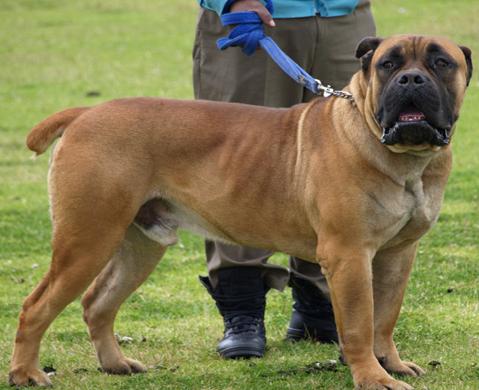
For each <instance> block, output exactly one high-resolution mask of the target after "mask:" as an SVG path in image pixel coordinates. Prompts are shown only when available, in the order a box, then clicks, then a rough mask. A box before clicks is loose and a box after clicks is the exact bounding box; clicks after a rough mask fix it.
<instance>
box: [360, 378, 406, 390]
mask: <svg viewBox="0 0 479 390" xmlns="http://www.w3.org/2000/svg"><path fill="white" fill-rule="evenodd" d="M354 382H355V383H356V387H355V389H356V390H414V388H413V387H412V386H410V385H408V384H407V383H406V382H402V381H398V380H396V379H394V378H393V377H391V376H389V375H387V374H385V375H377V376H373V377H364V378H361V379H356V378H355V381H354Z"/></svg>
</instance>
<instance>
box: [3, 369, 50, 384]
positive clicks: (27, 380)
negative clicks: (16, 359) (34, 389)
mask: <svg viewBox="0 0 479 390" xmlns="http://www.w3.org/2000/svg"><path fill="white" fill-rule="evenodd" d="M8 383H9V384H10V385H11V386H17V387H18V386H43V387H45V386H51V385H52V382H51V381H50V378H49V377H48V375H47V374H46V373H45V372H43V371H42V370H40V369H38V368H30V369H26V368H15V369H13V370H12V371H10V373H9V374H8Z"/></svg>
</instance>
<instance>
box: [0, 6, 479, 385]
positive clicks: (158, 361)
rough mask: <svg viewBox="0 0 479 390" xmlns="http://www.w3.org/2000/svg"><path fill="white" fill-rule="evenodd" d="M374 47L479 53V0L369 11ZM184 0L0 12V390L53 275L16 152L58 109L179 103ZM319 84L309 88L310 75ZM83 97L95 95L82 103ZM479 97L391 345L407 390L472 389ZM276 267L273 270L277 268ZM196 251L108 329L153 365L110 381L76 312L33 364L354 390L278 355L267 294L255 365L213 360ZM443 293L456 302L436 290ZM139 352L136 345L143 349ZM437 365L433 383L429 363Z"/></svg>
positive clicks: (174, 254)
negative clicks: (440, 41)
mask: <svg viewBox="0 0 479 390" xmlns="http://www.w3.org/2000/svg"><path fill="white" fill-rule="evenodd" d="M374 12H375V15H376V19H377V24H378V33H379V34H380V35H384V36H387V35H390V34H393V33H406V32H411V33H426V34H441V35H447V36H450V37H452V38H453V39H455V40H456V41H458V42H460V43H461V44H464V45H467V46H469V47H470V48H471V49H472V50H473V54H474V53H476V54H477V55H479V40H478V38H479V24H478V23H477V20H478V19H479V3H478V2H477V1H472V0H471V1H465V0H463V1H453V0H449V1H432V0H427V1H420V2H419V1H414V0H403V1H401V0H387V1H386V0H376V1H375V2H374ZM195 18H196V3H195V1H194V0H176V1H166V0H155V1H150V0H103V1H100V0H83V1H78V2H73V1H67V2H65V1H60V0H40V1H39V0H2V1H1V2H0V20H1V21H2V23H1V24H0V37H1V40H0V42H1V45H0V59H1V61H0V323H1V324H2V326H1V328H2V330H3V331H2V333H1V335H0V377H1V381H0V389H3V388H5V389H6V388H8V387H7V386H6V385H4V383H5V381H4V378H5V380H6V376H7V372H8V364H9V359H10V352H11V346H12V342H13V338H14V334H15V328H16V321H17V315H18V312H19V308H20V304H21V302H22V300H23V298H24V297H25V296H26V295H27V294H28V293H29V292H30V291H31V289H32V288H33V287H34V285H35V284H36V283H37V282H38V281H39V279H40V277H41V275H42V274H43V273H44V272H45V271H46V270H47V268H48V265H49V255H50V253H49V250H50V248H49V239H50V222H49V216H48V200H47V192H46V172H47V166H48V158H47V157H42V158H40V159H37V160H36V161H33V160H31V159H30V158H29V157H30V154H31V153H30V152H29V151H28V150H26V148H25V147H24V138H25V135H26V133H27V132H28V130H29V129H30V128H31V126H32V125H33V124H35V123H36V122H37V121H39V120H41V119H43V118H45V117H46V116H47V115H49V114H51V113H53V112H55V111H57V110H59V109H62V108H64V107H67V106H81V105H91V104H95V103H97V102H101V101H104V100H108V99H111V98H116V97H121V96H140V95H151V96H157V95H161V96H168V97H176V98H190V97H191V96H192V86H191V84H192V83H191V48H192V42H193V38H194V25H195ZM318 76H320V75H318ZM89 91H98V92H99V93H100V96H98V97H87V96H86V94H87V93H88V92H89ZM478 105H479V83H478V78H477V75H475V76H474V77H473V80H472V82H471V87H470V89H469V91H468V95H467V98H466V101H465V104H464V109H463V111H462V117H461V120H460V124H459V126H458V131H457V134H456V136H455V141H454V151H455V164H454V171H453V174H452V177H451V179H450V182H449V185H448V188H447V192H446V200H445V204H444V207H443V211H442V214H441V217H440V219H439V222H438V224H437V226H436V227H435V228H434V230H433V231H432V232H431V233H430V234H429V235H428V236H427V237H426V238H425V239H424V240H423V241H422V244H421V246H420V252H419V256H418V259H417V263H416V266H415V269H414V272H413V274H412V278H411V282H410V284H409V287H408V290H407V295H406V299H405V303H404V306H403V310H402V316H401V318H400V320H399V323H398V326H397V328H396V340H397V342H398V344H399V349H400V350H401V352H402V355H403V357H404V358H406V359H411V360H414V361H416V362H417V363H418V364H420V365H422V366H424V367H426V368H428V369H429V370H428V374H427V375H426V376H425V377H423V378H420V379H407V380H408V381H409V382H410V383H411V384H413V385H415V386H416V388H417V389H434V390H435V389H444V390H446V389H447V390H450V389H471V390H472V389H479V292H478V283H479V279H478V275H479V247H478V245H479V199H478V197H479V178H478V174H477V172H478V171H479V153H478V150H479V137H478V136H477V134H478V133H477V126H478V123H479V110H478V109H477V107H478ZM275 260H276V261H279V262H281V263H284V262H285V257H284V256H276V257H275ZM204 273H205V266H204V255H203V246H202V241H201V240H200V239H199V238H196V237H193V236H190V235H188V234H183V235H182V245H181V246H176V247H175V248H173V249H171V250H170V251H169V252H168V253H167V255H166V256H165V258H164V260H163V261H162V263H161V264H160V266H159V267H158V269H157V270H156V271H155V272H154V273H153V275H152V277H151V278H150V279H149V280H148V281H147V282H146V283H145V284H144V285H143V286H142V287H141V288H140V289H139V290H138V292H136V293H135V294H133V296H132V297H131V298H130V299H129V301H128V302H127V304H125V306H124V308H123V310H122V312H121V314H120V315H119V318H118V321H117V328H116V331H117V332H118V333H120V334H122V335H129V336H131V337H133V339H134V341H133V342H132V343H131V344H128V345H126V346H124V347H123V349H124V351H125V353H126V354H127V355H128V356H131V357H134V358H137V359H140V360H142V361H143V362H145V363H146V364H147V365H148V366H150V367H152V369H151V370H150V372H149V373H147V374H145V375H135V376H131V377H115V376H108V375H105V374H102V373H100V372H98V371H97V361H96V358H95V355H94V351H93V347H92V346H91V344H90V342H89V340H88V336H87V333H86V328H85V326H84V324H83V322H82V320H81V310H80V305H79V302H78V301H76V302H75V303H74V304H72V305H70V306H69V307H68V308H67V309H66V310H65V312H64V313H63V314H62V315H61V316H60V317H59V318H58V320H57V321H56V322H55V323H54V324H53V326H52V327H51V328H50V330H49V332H48V333H47V336H46V337H45V339H44V343H43V348H42V354H41V364H42V366H47V365H53V366H54V367H55V368H57V370H58V374H57V376H56V377H55V378H54V379H53V381H54V384H55V385H56V387H57V388H59V389H99V388H115V389H145V388H148V389H158V388H163V389H179V388H185V389H190V388H191V389H200V388H201V389H244V388H249V389H260V388H272V389H284V388H294V389H298V388H305V389H306V388H311V387H315V388H321V389H346V388H352V380H351V376H350V374H349V372H348V370H347V368H345V367H340V368H339V370H338V371H337V372H316V373H306V372H305V370H304V368H305V366H307V365H308V364H310V363H312V362H315V361H318V360H326V359H336V358H337V356H338V354H337V351H336V350H335V348H334V347H331V346H322V345H321V346H318V345H313V344H310V343H306V342H302V343H298V344H295V345H291V344H288V343H286V342H284V341H283V337H284V333H285V329H286V326H287V323H288V319H289V314H290V309H291V298H290V294H289V291H287V292H286V293H284V294H280V293H277V292H275V291H272V292H271V293H270V294H269V295H268V309H267V314H266V326H267V332H268V345H269V347H268V351H267V354H266V357H265V358H264V359H261V360H254V361H233V362H231V361H223V360H221V359H220V358H219V357H218V356H217V355H216V353H215V346H216V343H217V341H218V339H219V338H220V337H221V334H222V322H221V319H220V317H219V315H218V314H217V311H216V308H215V306H214V304H213V302H212V301H211V299H210V298H209V297H208V296H207V293H206V291H205V290H204V289H203V288H202V287H201V286H200V284H199V283H198V280H197V275H198V274H204ZM448 288H450V289H452V292H448ZM143 338H145V341H142V339H143ZM433 360H437V361H440V362H441V365H440V366H439V367H437V368H435V369H433V368H432V367H431V366H429V365H428V363H429V362H431V361H433Z"/></svg>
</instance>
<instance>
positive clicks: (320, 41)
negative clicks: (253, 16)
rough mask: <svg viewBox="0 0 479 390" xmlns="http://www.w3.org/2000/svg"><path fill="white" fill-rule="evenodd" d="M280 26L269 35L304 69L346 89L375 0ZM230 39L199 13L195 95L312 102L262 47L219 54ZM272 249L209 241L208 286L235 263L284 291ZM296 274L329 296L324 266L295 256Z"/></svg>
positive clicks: (369, 29) (370, 29)
mask: <svg viewBox="0 0 479 390" xmlns="http://www.w3.org/2000/svg"><path fill="white" fill-rule="evenodd" d="M275 22H276V27H274V28H270V27H265V32H266V34H267V35H269V36H271V37H272V38H273V39H274V40H275V41H276V43H277V44H278V45H279V46H280V47H281V48H282V49H283V50H284V51H285V52H286V53H287V54H288V55H289V56H290V57H291V58H292V59H293V60H294V61H296V62H297V63H298V64H299V65H300V66H301V67H303V68H304V69H305V70H306V71H308V72H309V73H310V74H312V75H313V76H314V77H317V78H319V79H320V80H321V81H322V82H323V83H326V84H331V85H332V86H333V87H335V88H342V87H343V86H344V85H346V84H347V83H348V81H349V79H350V78H351V76H352V74H353V73H354V72H356V71H357V70H358V69H359V62H358V60H357V59H356V58H355V56H354V53H355V48H356V45H357V43H358V42H359V41H360V40H361V39H362V38H364V37H366V36H373V35H375V25H374V20H373V17H372V14H371V10H370V5H369V1H366V0H363V1H360V3H359V5H358V7H357V8H356V10H355V11H354V12H353V13H352V14H350V15H346V16H339V17H334V18H321V17H319V16H316V17H308V18H295V19H275ZM227 34H228V29H227V28H225V27H223V26H222V25H221V22H220V20H219V17H218V15H217V14H216V13H214V12H211V11H207V10H200V14H199V18H198V25H197V30H196V39H195V45H194V49H193V60H194V67H193V81H194V92H195V98H197V99H207V100H219V101H228V102H240V103H249V104H255V105H262V106H270V107H290V106H292V105H294V104H298V103H302V102H306V101H309V100H310V99H312V98H313V95H312V94H311V92H309V91H308V90H306V89H304V88H302V87H301V86H300V85H299V84H297V83H295V82H294V81H293V80H291V79H290V78H289V77H288V76H287V75H286V74H284V73H283V71H282V70H281V69H279V68H278V66H277V65H276V64H275V63H274V62H273V61H272V60H271V59H270V58H269V57H268V56H267V54H266V53H265V52H264V51H262V50H258V51H257V52H256V53H254V54H253V55H252V56H249V57H248V56H246V55H245V54H243V52H242V51H241V49H240V48H237V47H234V48H229V49H227V50H225V51H220V50H218V49H217V47H216V41H217V39H218V38H220V37H224V36H226V35H227ZM271 254H272V253H271V252H269V251H266V250H262V249H255V248H247V247H240V246H233V245H227V244H223V243H220V242H213V241H206V256H207V264H208V272H209V277H210V281H211V283H212V285H213V286H216V284H217V275H216V272H217V271H218V270H219V269H222V268H227V267H237V266H254V267H261V268H263V270H264V272H263V277H264V278H265V281H266V283H267V284H268V285H269V286H270V287H272V288H276V289H278V290H282V289H283V288H284V287H285V285H286V284H287V282H288V279H289V271H288V270H287V269H286V268H284V267H281V266H278V265H273V264H268V263H267V260H268V258H269V257H270V256H271ZM290 269H291V272H292V273H294V274H296V275H297V276H299V277H301V278H303V279H307V280H309V281H311V282H313V283H314V284H315V285H316V286H318V288H320V289H321V290H322V291H323V293H325V294H327V295H328V294H329V292H328V288H327V284H326V281H325V278H324V276H323V275H322V274H321V270H320V267H319V265H317V264H313V263H309V262H306V261H304V260H301V259H298V258H294V257H291V258H290Z"/></svg>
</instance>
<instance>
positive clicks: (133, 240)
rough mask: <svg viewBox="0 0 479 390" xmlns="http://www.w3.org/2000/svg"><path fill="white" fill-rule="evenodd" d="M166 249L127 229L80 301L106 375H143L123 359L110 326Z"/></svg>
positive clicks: (141, 369) (136, 365)
mask: <svg viewBox="0 0 479 390" xmlns="http://www.w3.org/2000/svg"><path fill="white" fill-rule="evenodd" d="M165 249H166V247H165V246H162V245H160V244H159V243H157V242H155V241H152V240H150V239H149V238H147V237H146V236H145V235H144V234H143V233H142V232H141V231H140V230H139V229H138V228H137V227H136V226H134V225H132V226H130V228H129V229H128V232H127V234H126V237H125V239H124V241H123V243H122V245H121V247H120V249H119V250H118V251H117V252H116V253H115V255H114V256H113V257H112V258H111V260H110V261H109V263H108V264H107V266H106V267H105V269H104V270H103V271H102V272H101V273H100V275H98V276H97V278H96V279H95V281H94V282H93V283H92V285H91V286H90V288H89V289H88V291H87V292H86V294H85V296H84V298H83V301H82V304H83V307H84V316H83V318H84V320H85V322H86V323H87V324H88V328H89V331H90V337H91V340H92V342H93V344H94V345H95V349H96V352H97V355H98V359H99V361H100V364H101V367H102V369H103V370H104V371H105V372H108V373H111V374H131V373H132V372H133V373H134V372H144V371H146V368H145V367H144V366H143V365H142V364H141V363H140V362H138V361H136V360H132V359H128V358H126V357H125V356H123V354H122V352H121V350H120V347H119V345H118V342H117V341H116V339H115V337H114V333H113V324H114V321H115V317H116V314H117V313H118V310H119V309H120V306H121V304H122V303H123V302H124V301H125V300H126V299H127V298H128V297H129V296H130V294H131V293H132V292H133V291H135V290H136V289H137V288H138V287H139V286H140V285H141V284H142V283H143V282H144V281H145V280H146V278H147V277H148V276H149V275H150V273H151V272H152V271H153V269H154V268H155V266H156V265H157V263H158V261H159V260H160V259H161V257H162V256H163V254H164V252H165Z"/></svg>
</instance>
